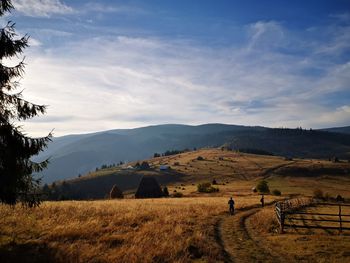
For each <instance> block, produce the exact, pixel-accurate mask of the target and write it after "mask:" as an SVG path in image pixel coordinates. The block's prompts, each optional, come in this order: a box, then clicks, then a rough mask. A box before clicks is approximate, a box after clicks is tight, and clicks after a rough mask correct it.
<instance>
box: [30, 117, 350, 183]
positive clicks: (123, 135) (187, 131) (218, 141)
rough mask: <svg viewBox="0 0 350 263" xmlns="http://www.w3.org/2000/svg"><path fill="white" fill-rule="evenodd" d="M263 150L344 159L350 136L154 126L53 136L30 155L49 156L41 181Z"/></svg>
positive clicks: (348, 151) (349, 150)
mask: <svg viewBox="0 0 350 263" xmlns="http://www.w3.org/2000/svg"><path fill="white" fill-rule="evenodd" d="M222 145H226V146H228V147H231V148H233V149H250V150H252V149H253V150H254V149H255V150H262V151H266V152H270V153H273V154H276V155H283V156H298V157H310V158H328V157H330V156H338V157H340V158H349V156H350V135H349V134H341V133H338V132H337V133H336V132H328V131H327V132H326V131H318V130H312V131H309V130H300V129H271V128H265V127H249V126H238V125H226V124H205V125H199V126H190V125H175V124H171V125H158V126H149V127H143V128H136V129H123V130H110V131H105V132H99V133H92V134H83V135H69V136H63V137H58V138H54V139H53V142H51V143H50V144H49V147H48V149H47V150H45V151H44V152H42V153H41V154H40V155H39V156H37V157H36V158H35V160H43V159H45V158H48V157H50V164H49V166H48V169H46V170H45V171H44V172H43V173H41V174H40V176H43V182H45V183H51V182H53V181H56V180H64V179H67V178H73V177H77V176H78V175H79V174H85V173H87V172H89V171H92V170H95V168H96V167H100V166H101V165H102V164H113V163H118V162H119V161H124V162H126V161H135V160H142V159H147V158H149V157H151V156H153V154H154V153H156V152H157V153H163V152H165V151H167V150H182V149H185V148H190V149H192V148H202V147H219V146H222Z"/></svg>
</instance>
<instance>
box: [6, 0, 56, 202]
mask: <svg viewBox="0 0 350 263" xmlns="http://www.w3.org/2000/svg"><path fill="white" fill-rule="evenodd" d="M11 9H13V5H12V3H11V1H10V0H1V1H0V16H3V15H4V14H5V13H7V12H9V11H11ZM0 30H1V31H0V202H1V203H5V204H11V205H13V204H16V203H17V202H19V201H21V202H22V203H23V204H24V205H27V206H35V205H38V204H39V202H40V201H39V199H38V195H37V194H36V193H37V190H38V188H39V180H38V179H35V178H34V177H33V173H35V172H39V171H41V170H42V169H44V168H45V167H46V166H47V163H48V161H47V160H46V161H44V162H41V163H36V162H33V161H31V157H32V156H33V155H36V154H38V153H39V152H40V151H41V150H42V149H43V148H45V147H46V145H47V143H48V142H49V141H50V140H51V134H49V135H48V136H47V137H43V138H31V137H28V136H27V135H25V134H24V131H23V130H22V129H21V127H20V126H18V124H17V123H18V122H20V121H24V120H27V119H30V118H32V117H34V116H36V115H38V114H44V113H45V106H43V105H36V104H33V103H31V102H29V101H26V100H25V99H23V97H22V92H21V91H18V89H19V83H18V81H19V79H20V78H21V77H22V76H23V73H24V66H25V64H24V60H22V61H21V62H19V63H18V64H17V65H15V66H8V65H7V64H9V63H6V60H7V61H9V59H16V58H18V57H20V55H21V54H22V53H23V50H24V49H25V48H26V47H27V46H28V39H29V37H28V36H27V35H26V36H24V37H18V35H17V34H16V31H15V24H14V23H13V22H8V23H7V25H6V26H5V27H4V28H2V29H0Z"/></svg>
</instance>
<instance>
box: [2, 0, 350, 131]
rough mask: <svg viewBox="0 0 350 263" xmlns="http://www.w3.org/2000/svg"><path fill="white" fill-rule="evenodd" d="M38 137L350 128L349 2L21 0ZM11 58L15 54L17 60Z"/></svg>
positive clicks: (20, 24)
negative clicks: (199, 128)
mask: <svg viewBox="0 0 350 263" xmlns="http://www.w3.org/2000/svg"><path fill="white" fill-rule="evenodd" d="M13 2H14V4H15V7H16V10H15V11H14V12H12V14H10V15H7V16H5V17H3V18H1V23H2V24H4V23H5V22H6V21H7V20H9V19H10V20H14V21H15V22H16V24H17V29H18V31H19V33H20V34H24V33H28V34H29V35H30V36H31V47H30V48H28V49H27V50H26V52H25V54H24V55H25V56H26V61H27V68H26V75H25V76H24V78H23V79H22V80H21V83H22V88H24V89H25V90H24V96H25V97H26V98H28V99H30V100H32V101H34V102H37V103H43V104H48V105H49V108H48V112H47V114H46V115H45V116H41V117H38V118H34V119H32V120H30V121H27V122H26V123H25V124H24V127H25V129H26V130H27V131H29V132H30V133H31V134H33V135H43V134H45V133H46V132H47V131H50V130H51V129H52V128H55V135H57V136H58V135H64V134H69V133H83V132H92V131H99V130H106V129H115V128H131V127H139V126H145V125H152V124H162V123H184V124H201V123H208V122H211V123H212V122H223V123H232V124H243V125H264V126H270V127H281V126H283V127H298V126H303V127H306V128H311V127H312V128H321V127H330V126H345V125H350V44H349V43H350V1H349V0H338V1H334V0H333V1H311V0H309V1H282V0H280V1H233V0H232V1H229V0H227V1H209V0H208V1H203V0H202V1H200V0H197V1H194V0H192V1H185V0H180V1H165V0H158V1H155V0H154V1H152V0H150V1H135V0H134V1H106V0H104V1H83V0H77V1H68V0H66V1H63V0H39V1H38V0H14V1H13ZM9 63H10V62H9Z"/></svg>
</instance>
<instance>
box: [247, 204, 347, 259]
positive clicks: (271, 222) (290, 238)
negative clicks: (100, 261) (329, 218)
mask: <svg viewBox="0 0 350 263" xmlns="http://www.w3.org/2000/svg"><path fill="white" fill-rule="evenodd" d="M305 210H306V211H309V212H317V213H332V214H333V213H334V214H336V213H337V212H338V210H337V207H334V206H320V207H311V208H306V209H305ZM349 210H350V209H348V208H345V209H344V213H347V214H349ZM293 217H297V216H293ZM314 218H315V219H319V217H314ZM333 219H334V218H333ZM306 224H310V225H311V224H312V223H310V222H306ZM317 224H319V225H321V226H322V225H323V226H324V225H328V226H329V225H332V223H329V222H328V223H323V222H322V223H320V222H317ZM333 225H334V224H333ZM246 226H247V228H248V229H249V233H250V236H251V237H252V238H253V239H254V240H255V242H256V243H257V244H259V246H260V247H263V249H264V250H266V251H272V252H273V253H275V254H276V256H277V257H280V258H283V260H284V262H339V263H340V262H349V261H350V253H349V251H350V231H343V233H342V234H341V235H339V231H337V230H321V229H307V230H306V229H297V228H295V229H290V228H289V229H285V233H284V234H279V233H278V222H277V220H276V216H275V213H274V209H273V207H268V208H265V209H263V210H261V211H259V212H258V213H256V214H254V215H253V216H251V217H250V218H249V219H248V220H247V225H246ZM334 226H335V225H334ZM337 226H339V224H337Z"/></svg>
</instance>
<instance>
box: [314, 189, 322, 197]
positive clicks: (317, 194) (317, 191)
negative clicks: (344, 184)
mask: <svg viewBox="0 0 350 263" xmlns="http://www.w3.org/2000/svg"><path fill="white" fill-rule="evenodd" d="M314 198H316V199H323V191H322V190H321V189H315V190H314Z"/></svg>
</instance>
